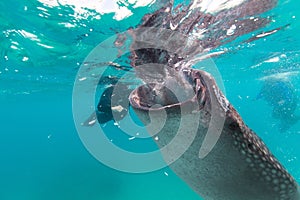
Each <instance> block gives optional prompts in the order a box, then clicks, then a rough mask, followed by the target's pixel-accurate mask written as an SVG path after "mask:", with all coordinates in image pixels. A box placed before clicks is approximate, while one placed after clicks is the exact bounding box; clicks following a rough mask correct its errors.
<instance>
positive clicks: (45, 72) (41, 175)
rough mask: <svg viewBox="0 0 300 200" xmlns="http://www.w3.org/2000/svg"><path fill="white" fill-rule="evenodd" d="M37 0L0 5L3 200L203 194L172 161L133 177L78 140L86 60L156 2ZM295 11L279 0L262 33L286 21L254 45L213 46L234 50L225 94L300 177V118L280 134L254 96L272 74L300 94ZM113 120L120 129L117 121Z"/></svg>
mask: <svg viewBox="0 0 300 200" xmlns="http://www.w3.org/2000/svg"><path fill="white" fill-rule="evenodd" d="M41 2H42V1H41ZM41 2H39V1H34V0H32V1H28V0H25V1H17V0H12V1H10V2H5V1H2V2H0V10H1V14H0V21H1V23H0V27H1V31H2V34H1V36H0V41H1V42H0V51H1V54H0V56H1V57H0V94H1V96H0V109H1V115H0V122H1V127H2V131H1V133H0V135H1V140H0V150H1V151H0V152H1V153H0V155H1V157H0V158H1V167H0V175H1V176H0V177H1V179H0V199H3V200H14V199H24V200H25V199H30V200H35V199H64V200H65V199H74V200H75V199H80V200H82V199H89V200H94V199H97V200H98V199H105V200H106V199H107V200H108V199H109V200H125V199H130V200H135V199H149V200H152V199H164V200H166V199H170V200H171V199H172V200H176V199H191V200H196V199H201V198H200V197H198V196H197V194H195V193H194V192H193V191H192V190H191V189H190V188H189V187H188V186H187V185H186V184H185V183H184V182H182V181H181V180H180V179H179V178H178V177H176V175H175V174H174V173H172V171H171V170H170V169H169V168H164V169H161V170H159V171H155V172H151V173H147V174H128V173H123V172H118V171H116V170H113V169H110V168H109V167H106V166H105V165H103V164H101V163H100V162H98V161H97V160H96V159H94V158H93V157H92V156H91V155H90V154H89V153H88V151H87V150H86V149H85V147H84V146H83V145H82V143H81V141H80V139H79V137H78V135H77V131H76V129H75V126H74V122H73V116H72V88H73V83H74V80H75V76H76V73H77V71H78V69H79V67H80V65H81V64H82V62H83V60H84V58H85V57H86V56H87V55H88V54H89V52H90V51H91V50H92V49H93V48H94V47H95V46H96V45H97V44H99V43H100V42H102V41H104V40H105V39H106V38H108V37H109V36H111V35H114V34H115V33H116V32H121V31H125V30H127V29H128V28H129V27H134V26H136V25H137V24H138V23H139V21H140V20H141V18H142V16H143V15H144V14H146V13H148V12H151V11H153V10H154V9H155V8H154V6H140V7H138V8H133V7H131V6H128V8H129V10H131V12H132V14H131V15H130V16H123V17H122V16H121V17H120V16H119V15H121V14H122V13H123V14H124V13H125V14H126V12H127V11H126V12H125V11H122V12H121V11H120V12H119V15H116V14H115V13H113V12H107V13H103V12H101V13H99V12H97V11H95V10H93V9H92V8H90V9H85V10H80V9H79V7H78V5H76V6H74V3H70V4H73V5H67V4H66V5H65V4H63V3H62V4H61V5H55V4H53V1H48V4H46V3H45V2H46V1H44V4H43V3H41ZM49 2H52V3H49ZM61 2H64V1H61ZM69 2H72V1H69ZM73 2H75V1H73ZM176 2H177V1H176ZM178 2H179V1H178ZM49 4H51V5H49ZM298 8H300V3H299V1H297V0H287V1H286V0H282V1H279V3H278V5H277V6H276V7H275V8H274V9H273V10H272V11H270V12H268V13H267V14H266V15H267V16H270V17H272V20H273V21H272V22H271V23H270V24H268V25H267V26H266V27H264V28H262V29H260V30H258V31H256V34H257V33H260V32H263V31H271V30H273V29H275V28H278V27H284V28H282V29H281V30H279V31H277V32H276V33H274V34H271V35H270V36H268V37H264V38H261V39H259V40H255V41H252V42H250V43H243V42H242V41H243V40H244V39H248V38H249V37H251V35H252V33H250V34H247V35H246V36H242V37H240V38H238V39H237V40H235V41H232V42H230V43H228V44H226V45H223V46H220V47H218V48H217V49H216V51H222V50H224V49H227V50H229V51H228V52H227V53H225V54H223V55H221V56H219V57H214V58H213V61H214V62H215V64H216V66H217V67H218V70H219V71H220V73H221V75H222V79H223V83H224V86H225V89H226V95H227V98H228V99H229V100H230V102H231V103H232V104H233V105H234V106H235V107H236V109H237V110H238V111H239V113H240V114H241V116H242V117H243V119H244V120H245V122H246V123H247V124H248V125H249V126H250V127H251V128H252V129H253V130H254V131H256V132H257V134H258V135H259V136H260V137H261V138H263V140H264V141H265V142H266V144H267V145H268V146H269V148H270V149H271V151H272V152H273V153H274V154H275V155H276V157H277V158H278V159H279V160H280V161H281V162H282V163H283V164H284V166H285V167H286V168H287V169H288V171H289V172H290V173H291V174H292V175H293V176H294V177H295V179H296V180H297V181H298V182H300V170H299V168H300V162H299V158H300V147H299V145H298V143H299V141H300V122H296V123H295V124H292V125H291V126H290V128H289V129H288V130H287V131H284V132H280V131H279V128H280V120H279V119H276V118H274V116H272V110H273V107H272V106H271V105H269V104H268V103H267V101H265V100H263V99H257V95H258V94H259V92H260V91H261V88H262V86H263V85H264V83H265V82H266V81H268V80H269V79H268V77H274V76H275V77H277V78H278V77H279V79H281V80H284V81H288V82H289V83H291V84H292V85H293V88H292V90H293V92H294V93H295V94H297V95H298V96H300V91H299V89H298V88H300V81H299V78H300V75H299V70H300V40H299V38H298V37H299V34H300V15H299V12H298ZM128 15H129V14H128ZM268 95H272V94H268ZM274 96H276V93H275V94H274ZM295 115H299V116H300V111H299V106H298V107H297V108H296V110H295ZM107 126H108V128H110V129H111V132H116V133H117V129H116V128H115V126H114V125H113V122H109V123H108V124H107Z"/></svg>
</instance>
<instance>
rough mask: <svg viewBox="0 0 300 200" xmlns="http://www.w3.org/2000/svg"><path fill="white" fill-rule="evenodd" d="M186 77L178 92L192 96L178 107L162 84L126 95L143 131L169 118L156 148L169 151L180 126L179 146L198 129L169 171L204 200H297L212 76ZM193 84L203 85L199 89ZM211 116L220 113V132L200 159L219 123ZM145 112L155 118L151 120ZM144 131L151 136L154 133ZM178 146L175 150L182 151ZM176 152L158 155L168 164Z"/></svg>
mask: <svg viewBox="0 0 300 200" xmlns="http://www.w3.org/2000/svg"><path fill="white" fill-rule="evenodd" d="M184 71H185V72H184V75H180V76H179V77H181V78H183V77H184V78H185V79H188V80H189V82H188V83H189V84H190V85H188V86H186V85H180V84H179V85H178V87H183V88H184V87H189V86H191V87H192V88H193V90H194V96H192V97H191V98H187V99H185V100H184V101H182V102H180V101H178V100H174V98H173V97H171V96H172V95H171V93H168V92H165V90H166V89H163V88H165V87H164V84H157V85H156V84H147V85H144V86H140V87H139V88H137V89H136V90H134V91H133V92H132V93H131V95H130V103H131V105H132V106H133V107H134V109H135V111H136V113H137V114H138V116H139V118H140V119H141V120H142V121H143V122H144V123H145V124H146V125H147V124H148V123H159V122H160V121H163V119H160V116H163V115H161V114H160V113H162V112H166V113H167V114H168V117H167V119H166V122H165V125H164V127H163V128H162V130H161V131H160V132H159V133H158V134H157V135H156V136H155V137H156V140H155V141H156V143H157V145H158V147H159V148H163V147H164V146H166V145H168V144H169V143H170V142H171V141H172V138H174V137H176V134H177V132H178V125H179V124H180V123H185V125H186V126H184V127H185V129H184V131H185V132H186V133H187V134H186V135H185V137H182V138H181V140H182V143H185V140H187V139H191V138H189V135H190V134H192V132H191V131H192V127H194V126H198V128H197V133H196V136H195V138H194V140H193V142H192V143H191V145H190V146H189V147H188V148H187V150H186V151H185V153H184V154H183V155H182V156H181V157H179V159H177V160H176V161H175V162H173V163H172V164H171V165H170V167H171V169H173V171H174V172H175V173H176V174H177V175H178V176H179V177H181V178H182V179H183V180H184V181H185V182H186V183H187V184H188V185H189V186H190V187H191V188H193V190H194V191H196V192H197V193H198V194H199V195H200V196H202V197H203V198H204V199H205V200H242V199H243V200H296V199H300V198H299V194H298V193H299V191H298V188H297V187H298V186H297V183H296V182H295V180H294V179H293V178H292V177H291V175H290V174H289V173H288V172H287V171H286V170H285V169H284V167H283V166H282V165H281V164H280V163H279V162H278V160H277V159H276V158H275V157H274V156H273V155H272V153H271V152H270V151H269V150H268V148H267V147H266V145H265V144H264V143H263V142H262V140H261V139H260V138H259V137H258V136H257V135H256V134H255V133H254V132H253V131H252V130H251V129H250V128H248V127H247V126H246V125H245V123H244V122H243V120H242V119H241V117H240V116H239V114H238V113H237V112H236V110H235V109H234V108H233V106H232V105H231V104H230V103H229V102H228V101H227V100H226V98H225V97H224V95H223V94H222V92H221V91H220V90H219V89H218V87H217V85H216V83H215V81H214V79H213V78H212V77H211V75H209V74H208V73H206V72H204V71H200V70H193V69H187V70H184ZM178 73H179V74H182V73H183V72H180V71H179V72H178ZM197 82H198V83H199V82H200V83H201V84H200V86H199V85H198V86H197ZM154 105H156V106H154ZM157 105H161V106H157ZM153 106H154V107H153ZM183 110H184V112H183ZM212 110H219V115H220V116H219V117H224V119H225V121H224V126H222V129H221V130H220V131H221V134H220V137H219V139H218V141H217V143H216V145H215V146H214V147H213V149H212V150H211V152H210V153H208V155H207V156H206V157H204V158H200V157H199V149H200V148H201V145H203V142H204V138H205V134H206V133H207V130H208V127H209V124H210V123H217V122H211V121H210V120H211V116H212V112H213V111H212ZM149 112H151V113H152V114H151V115H152V116H155V117H154V118H153V119H151V120H150V118H149ZM224 114H225V115H224ZM183 118H184V120H182V119H183ZM198 122H199V123H198ZM148 131H149V132H150V133H151V131H153V130H151V129H149V130H148ZM180 145H181V143H180V142H179V143H178V144H177V146H176V148H177V150H180V149H181V148H182V147H181V146H180ZM176 148H175V149H169V150H165V151H162V156H163V157H164V158H165V159H166V160H168V159H169V158H170V156H171V155H172V154H174V151H176Z"/></svg>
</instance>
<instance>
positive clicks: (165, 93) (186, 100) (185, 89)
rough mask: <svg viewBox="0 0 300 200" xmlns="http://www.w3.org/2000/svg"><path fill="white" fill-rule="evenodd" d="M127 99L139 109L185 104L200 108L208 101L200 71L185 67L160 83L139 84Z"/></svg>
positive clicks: (156, 108)
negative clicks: (175, 75)
mask: <svg viewBox="0 0 300 200" xmlns="http://www.w3.org/2000/svg"><path fill="white" fill-rule="evenodd" d="M178 80H180V81H178ZM129 101H130V104H131V105H132V106H133V107H134V108H137V109H141V110H161V109H171V108H176V107H180V106H185V105H190V106H192V107H191V109H197V110H200V109H202V108H203V107H204V106H205V104H206V103H207V102H208V101H209V94H208V90H207V85H206V83H205V81H204V79H203V77H202V76H201V72H200V71H198V70H191V69H187V70H182V71H180V72H178V76H177V77H175V78H174V77H173V78H172V79H171V78H170V79H166V81H164V82H162V83H147V84H145V85H142V86H139V87H138V88H136V89H135V90H133V91H132V93H131V94H130V96H129Z"/></svg>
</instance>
